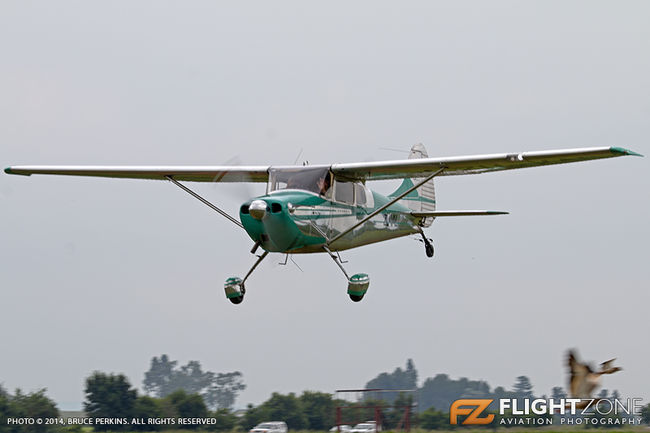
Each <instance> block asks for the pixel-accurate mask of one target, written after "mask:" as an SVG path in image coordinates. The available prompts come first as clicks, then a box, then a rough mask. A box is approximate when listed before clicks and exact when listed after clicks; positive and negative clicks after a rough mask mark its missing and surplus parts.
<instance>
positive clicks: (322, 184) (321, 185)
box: [316, 173, 331, 195]
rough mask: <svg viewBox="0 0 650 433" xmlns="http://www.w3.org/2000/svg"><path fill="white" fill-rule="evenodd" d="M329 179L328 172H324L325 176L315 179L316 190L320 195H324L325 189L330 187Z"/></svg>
mask: <svg viewBox="0 0 650 433" xmlns="http://www.w3.org/2000/svg"><path fill="white" fill-rule="evenodd" d="M330 184H331V180H330V175H329V173H326V174H325V176H323V177H320V178H318V181H316V187H317V188H318V189H317V190H316V192H318V194H320V195H326V194H327V190H329V189H330V186H331V185H330Z"/></svg>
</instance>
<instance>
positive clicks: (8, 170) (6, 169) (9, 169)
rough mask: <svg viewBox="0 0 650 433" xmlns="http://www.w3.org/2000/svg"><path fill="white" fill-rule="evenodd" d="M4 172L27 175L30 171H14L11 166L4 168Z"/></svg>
mask: <svg viewBox="0 0 650 433" xmlns="http://www.w3.org/2000/svg"><path fill="white" fill-rule="evenodd" d="M5 173H7V174H18V175H21V176H29V175H30V174H31V173H21V172H20V171H15V170H14V169H13V167H7V168H5Z"/></svg>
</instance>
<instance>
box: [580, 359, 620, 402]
mask: <svg viewBox="0 0 650 433" xmlns="http://www.w3.org/2000/svg"><path fill="white" fill-rule="evenodd" d="M615 360H616V358H612V359H610V360H608V361H605V362H603V363H601V364H600V370H598V371H595V370H594V369H593V368H592V367H591V366H590V365H589V364H588V363H586V362H585V363H582V362H580V361H578V359H577V356H576V354H575V351H573V350H569V354H568V357H567V366H568V367H569V374H570V376H569V392H570V393H571V397H573V398H579V399H582V400H589V399H591V394H592V393H593V392H594V390H595V389H596V388H598V387H599V386H600V376H602V375H603V374H613V373H616V372H617V371H621V370H622V368H621V367H614V366H613V364H614V361H615ZM588 403H589V402H588V401H583V402H581V403H579V404H578V405H576V407H577V408H583V407H585V406H587V404H588Z"/></svg>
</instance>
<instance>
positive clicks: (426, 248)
mask: <svg viewBox="0 0 650 433" xmlns="http://www.w3.org/2000/svg"><path fill="white" fill-rule="evenodd" d="M424 252H425V253H426V254H427V257H433V254H434V250H433V244H432V243H431V242H427V243H425V244H424Z"/></svg>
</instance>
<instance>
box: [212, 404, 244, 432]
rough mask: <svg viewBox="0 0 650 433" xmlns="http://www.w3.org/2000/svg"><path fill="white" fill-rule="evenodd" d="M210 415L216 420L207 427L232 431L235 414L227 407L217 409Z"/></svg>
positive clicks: (214, 429) (235, 423) (235, 420)
mask: <svg viewBox="0 0 650 433" xmlns="http://www.w3.org/2000/svg"><path fill="white" fill-rule="evenodd" d="M211 416H212V417H214V418H215V420H216V422H215V424H214V425H211V426H209V427H208V430H210V431H233V430H234V429H235V427H236V426H237V421H238V418H237V415H235V414H234V413H233V412H232V411H230V410H229V409H217V410H216V411H214V412H213V413H212V414H211Z"/></svg>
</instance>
